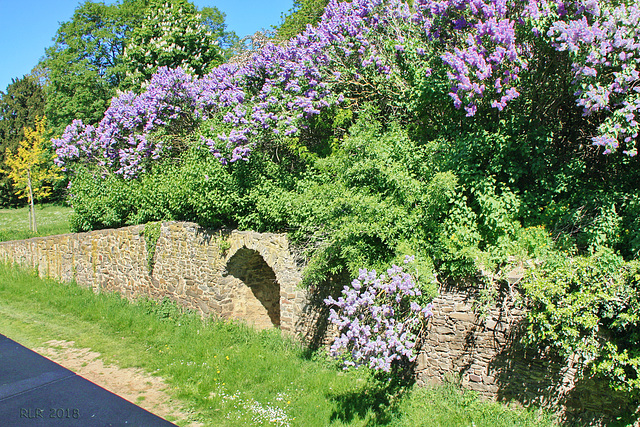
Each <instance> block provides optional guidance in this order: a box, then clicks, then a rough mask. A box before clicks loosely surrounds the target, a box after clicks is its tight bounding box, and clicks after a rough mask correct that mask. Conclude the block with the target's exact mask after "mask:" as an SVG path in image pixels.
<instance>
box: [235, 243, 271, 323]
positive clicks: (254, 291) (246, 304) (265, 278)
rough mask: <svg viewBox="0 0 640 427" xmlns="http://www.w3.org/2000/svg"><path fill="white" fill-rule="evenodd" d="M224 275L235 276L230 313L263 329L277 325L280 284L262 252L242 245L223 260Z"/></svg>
mask: <svg viewBox="0 0 640 427" xmlns="http://www.w3.org/2000/svg"><path fill="white" fill-rule="evenodd" d="M227 275H230V276H233V277H235V278H236V279H238V280H239V281H240V282H241V283H239V284H238V285H239V288H238V293H237V295H234V299H236V301H235V302H234V313H233V316H234V317H237V318H241V319H244V320H246V321H247V322H248V323H250V324H253V325H254V326H256V327H258V328H260V329H265V328H269V327H274V326H275V327H280V284H279V283H278V281H277V280H276V275H275V273H274V272H273V270H272V269H271V267H269V265H268V264H267V263H266V262H265V260H264V258H262V255H260V253H259V252H257V251H254V250H253V249H247V248H246V247H243V248H240V249H238V251H237V252H236V253H235V254H234V255H233V256H232V257H231V258H230V259H229V261H228V262H227Z"/></svg>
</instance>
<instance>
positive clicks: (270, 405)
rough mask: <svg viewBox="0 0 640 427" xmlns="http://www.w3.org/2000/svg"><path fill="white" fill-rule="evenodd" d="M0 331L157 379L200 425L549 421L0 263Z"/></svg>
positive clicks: (234, 326)
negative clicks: (345, 367)
mask: <svg viewBox="0 0 640 427" xmlns="http://www.w3.org/2000/svg"><path fill="white" fill-rule="evenodd" d="M0 333H2V334H4V335H6V336H8V337H10V338H12V339H14V340H16V341H17V342H19V343H21V344H23V345H25V346H27V347H31V348H33V347H37V346H41V345H43V343H44V342H46V341H48V340H52V339H62V340H68V341H71V340H73V341H75V343H76V346H79V347H83V348H84V347H87V348H91V349H92V350H94V351H97V352H99V353H101V354H102V358H103V360H105V362H107V363H116V364H117V365H119V366H121V367H139V368H142V369H144V370H145V371H147V372H150V373H155V374H157V375H160V376H162V377H163V378H164V379H165V380H166V381H167V382H168V383H169V384H170V386H171V390H172V393H173V394H174V397H175V398H176V399H179V400H180V401H182V402H183V403H184V404H185V405H186V406H187V407H188V408H190V409H191V410H192V411H193V413H194V414H195V415H194V416H195V417H196V418H197V420H198V421H200V422H202V423H203V424H204V425H208V426H247V425H258V426H261V425H273V426H289V425H290V426H327V425H335V426H346V425H349V426H364V425H393V426H407V427H408V426H412V427H414V426H472V425H474V426H477V427H480V426H487V427H489V426H490V427H499V426H505V427H507V426H509V427H512V426H549V425H553V423H552V420H551V418H550V417H549V416H548V415H544V414H541V413H540V412H534V411H527V410H523V409H516V408H511V407H507V406H505V405H502V404H496V403H487V402H481V401H479V400H478V399H476V397H475V396H474V395H473V394H472V393H469V392H465V393H463V392H461V391H460V390H458V389H457V387H455V386H453V385H447V386H440V387H434V388H418V387H407V388H406V389H404V390H402V391H403V392H402V393H397V395H396V396H397V397H395V398H394V397H389V394H388V393H387V391H388V390H387V389H385V386H383V385H382V384H380V383H379V382H376V381H375V380H374V379H373V378H371V377H370V376H369V375H367V373H366V372H363V371H355V372H343V371H342V370H340V369H339V368H338V367H336V366H335V365H334V364H333V362H332V361H330V360H328V359H326V358H325V357H323V356H319V355H313V356H308V354H307V352H305V349H304V348H303V346H302V345H300V344H299V343H297V342H296V341H294V340H292V339H288V338H286V337H282V336H281V334H280V332H279V331H278V330H271V331H263V332H258V331H255V330H253V329H251V328H249V327H247V326H245V325H243V324H239V323H231V322H222V321H215V320H205V321H203V320H202V319H201V318H200V317H199V316H197V315H195V314H192V313H182V312H181V311H180V310H179V309H178V308H177V307H176V306H175V305H173V304H171V303H169V302H162V303H158V302H152V301H148V300H146V301H138V302H137V303H135V304H131V303H129V302H128V301H126V300H124V299H122V298H120V297H119V296H116V295H113V294H108V295H107V294H100V295H95V294H93V293H92V292H91V291H90V290H88V289H85V288H82V287H79V286H77V285H75V284H60V283H58V282H56V281H53V280H42V279H40V278H38V277H37V276H35V275H34V274H33V273H31V272H25V271H22V270H18V269H16V268H15V267H10V266H6V265H4V264H0Z"/></svg>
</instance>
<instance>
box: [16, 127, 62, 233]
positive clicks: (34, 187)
mask: <svg viewBox="0 0 640 427" xmlns="http://www.w3.org/2000/svg"><path fill="white" fill-rule="evenodd" d="M53 159H54V155H53V154H52V153H51V144H50V143H49V141H48V139H47V138H46V118H45V117H38V118H36V125H35V128H30V127H25V128H24V139H23V140H22V141H20V144H19V146H18V149H17V151H16V152H15V153H12V152H10V151H8V152H7V153H6V158H5V164H6V166H7V168H8V175H9V178H11V179H12V180H13V182H14V187H15V190H16V194H17V195H18V197H20V198H26V199H27V202H28V203H29V228H30V229H31V231H33V232H35V233H37V232H38V226H37V223H36V211H35V200H36V199H40V198H43V197H47V196H48V195H49V194H51V189H52V187H51V184H52V183H53V182H54V181H56V180H57V179H59V178H60V174H59V171H60V168H58V167H57V166H56V165H54V163H53Z"/></svg>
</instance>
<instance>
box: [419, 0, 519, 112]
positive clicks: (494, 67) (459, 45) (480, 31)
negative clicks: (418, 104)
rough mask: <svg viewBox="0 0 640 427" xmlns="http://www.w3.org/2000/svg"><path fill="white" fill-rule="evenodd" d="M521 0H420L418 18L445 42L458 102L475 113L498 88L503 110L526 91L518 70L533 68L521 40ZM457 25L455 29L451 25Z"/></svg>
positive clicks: (496, 95) (495, 104)
mask: <svg viewBox="0 0 640 427" xmlns="http://www.w3.org/2000/svg"><path fill="white" fill-rule="evenodd" d="M515 3H517V2H515V1H507V0H449V1H434V0H417V1H416V2H415V7H416V10H417V12H416V14H415V15H414V21H416V22H419V23H420V24H421V25H422V26H423V28H424V29H425V31H426V33H427V36H428V38H429V39H438V40H439V41H440V42H441V43H442V45H443V46H444V52H443V53H442V55H441V58H442V61H443V62H444V63H445V64H446V65H448V66H449V67H450V71H448V73H447V75H448V78H449V79H450V80H451V82H452V88H451V92H450V93H449V96H451V98H452V100H453V103H454V105H455V107H456V108H461V107H462V106H464V108H465V110H466V111H467V116H473V115H475V113H476V111H477V102H478V101H477V100H478V99H481V98H483V97H485V96H488V95H489V94H492V96H493V100H492V101H491V106H492V107H495V108H497V109H498V110H500V111H502V110H503V109H504V108H505V106H506V105H507V102H509V101H511V100H513V99H515V98H517V97H518V96H520V93H519V92H518V91H517V89H516V84H517V82H518V75H519V73H520V72H521V71H522V70H526V69H527V61H526V59H525V55H523V53H524V51H523V49H522V47H521V46H520V45H518V44H517V40H516V32H515V25H516V23H515V21H514V20H513V19H512V18H511V16H510V15H512V14H513V12H514V5H515ZM451 26H453V29H454V32H453V33H451V31H449V28H450V27H451Z"/></svg>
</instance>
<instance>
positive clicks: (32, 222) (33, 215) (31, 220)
mask: <svg viewBox="0 0 640 427" xmlns="http://www.w3.org/2000/svg"><path fill="white" fill-rule="evenodd" d="M27 185H28V186H29V211H30V213H31V214H30V215H29V228H30V229H31V231H33V232H34V233H37V232H38V226H37V225H36V208H35V205H34V204H33V187H32V186H31V171H30V170H27Z"/></svg>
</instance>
